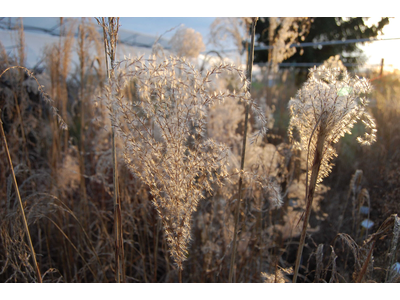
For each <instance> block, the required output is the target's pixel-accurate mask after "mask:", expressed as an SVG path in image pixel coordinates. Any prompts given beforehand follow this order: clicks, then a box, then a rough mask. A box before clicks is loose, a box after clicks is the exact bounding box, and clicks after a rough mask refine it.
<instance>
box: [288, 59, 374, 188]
mask: <svg viewBox="0 0 400 300" xmlns="http://www.w3.org/2000/svg"><path fill="white" fill-rule="evenodd" d="M370 92H371V86H370V84H369V82H368V81H367V80H366V79H364V78H362V79H360V78H358V77H354V78H353V77H351V76H350V75H349V73H348V72H347V71H346V70H343V69H339V68H334V69H327V68H326V67H325V66H320V67H318V68H315V67H314V68H313V69H310V75H309V78H308V80H307V81H306V82H305V83H304V85H303V87H302V88H301V89H300V90H299V91H298V93H297V98H296V99H291V100H290V101H289V109H290V113H291V120H290V125H289V129H288V134H289V137H290V139H291V140H294V129H295V128H296V129H297V131H298V133H299V136H300V141H296V142H295V145H296V146H298V147H299V148H300V149H303V150H307V149H308V145H309V144H310V149H308V150H309V151H310V159H309V164H311V163H312V161H313V154H314V152H315V151H313V150H315V148H316V143H317V137H318V136H319V135H321V134H322V135H323V136H324V138H325V142H324V148H323V149H324V150H323V159H322V166H321V172H320V174H319V176H318V182H320V181H321V180H322V178H324V177H326V176H327V175H328V174H329V172H330V169H331V166H330V164H329V161H330V160H331V159H332V158H333V157H334V156H336V155H337V154H336V151H335V150H334V148H333V147H332V145H333V144H334V143H336V142H338V141H339V139H340V137H342V136H344V135H345V134H346V133H349V134H350V133H351V129H352V127H353V126H354V124H355V123H356V122H357V121H358V120H359V119H361V120H362V121H363V123H364V125H365V127H366V128H367V129H369V130H370V132H369V133H366V134H365V135H364V137H359V138H357V141H358V142H360V143H361V144H362V145H370V144H371V143H373V142H374V141H375V139H376V135H375V134H376V125H375V122H374V120H373V118H372V117H371V116H370V114H369V113H368V112H367V108H366V106H367V104H368V101H367V100H366V99H365V98H364V97H365V95H366V94H368V93H370ZM309 142H310V143H309ZM309 167H311V165H309ZM310 169H311V168H310Z"/></svg>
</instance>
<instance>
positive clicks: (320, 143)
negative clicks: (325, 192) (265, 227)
mask: <svg viewBox="0 0 400 300" xmlns="http://www.w3.org/2000/svg"><path fill="white" fill-rule="evenodd" d="M310 139H311V138H310ZM324 142H325V133H324V131H323V130H320V131H319V134H318V140H317V148H316V149H315V155H314V161H313V164H312V169H311V179H310V185H309V186H308V189H307V196H306V199H307V200H306V201H307V203H306V212H305V216H304V222H303V228H302V231H301V236H300V242H299V248H298V250H297V257H296V265H295V269H294V276H293V282H294V283H295V282H296V281H297V275H298V272H299V267H300V260H301V255H302V254H303V248H304V242H305V239H306V233H307V226H308V221H309V219H310V214H311V208H312V202H313V199H314V193H315V187H316V185H317V178H318V172H319V170H320V168H321V163H322V157H323V148H324Z"/></svg>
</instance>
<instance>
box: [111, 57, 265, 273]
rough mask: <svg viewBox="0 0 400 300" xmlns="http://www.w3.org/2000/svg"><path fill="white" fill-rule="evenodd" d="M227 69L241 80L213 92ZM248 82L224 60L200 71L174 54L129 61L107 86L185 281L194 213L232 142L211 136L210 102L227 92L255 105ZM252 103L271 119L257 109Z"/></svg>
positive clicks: (221, 170)
mask: <svg viewBox="0 0 400 300" xmlns="http://www.w3.org/2000/svg"><path fill="white" fill-rule="evenodd" d="M222 72H230V73H233V74H235V75H236V76H238V77H239V78H240V79H241V82H242V84H241V87H240V89H239V90H238V91H237V92H235V91H211V90H210V89H211V85H210V83H212V80H214V78H215V77H216V76H218V74H221V73H222ZM178 74H179V75H178ZM127 84H134V86H135V90H136V95H135V97H134V100H133V101H132V102H129V101H126V100H125V99H124V87H126V86H127ZM248 84H249V83H248V81H246V77H245V75H244V72H243V71H242V70H241V69H239V68H236V67H235V66H233V65H228V64H222V65H219V66H216V67H214V68H212V69H210V70H209V71H208V72H206V74H205V75H201V74H200V72H199V71H198V70H197V69H196V68H195V67H194V66H192V65H191V64H190V63H188V62H187V61H186V60H185V59H184V58H175V57H170V58H169V59H163V60H161V61H156V60H154V59H143V58H137V59H133V60H125V61H123V62H121V63H119V64H118V65H117V67H116V77H115V80H113V81H111V82H110V84H109V85H108V86H106V95H105V98H106V99H105V100H106V103H107V106H108V108H109V109H110V112H114V113H113V114H112V115H111V118H112V119H113V124H115V126H116V127H117V129H118V130H119V132H120V134H121V136H122V138H123V140H124V144H125V153H124V157H125V161H126V163H127V165H128V167H129V168H130V169H131V171H132V172H133V173H134V174H135V175H136V176H137V177H138V178H140V179H141V180H142V181H143V182H144V183H145V184H147V185H148V186H149V188H150V192H151V194H152V196H153V197H154V198H153V204H154V206H155V207H156V209H157V211H158V214H159V217H160V218H161V220H162V223H163V226H164V232H165V236H166V240H167V243H168V245H169V249H170V254H171V256H172V258H173V260H174V261H175V263H176V264H177V266H178V268H179V276H180V281H181V274H182V273H181V270H182V263H183V261H184V260H185V259H186V256H187V253H188V243H189V240H190V230H191V224H190V223H191V217H192V213H193V212H194V211H195V210H196V208H197V203H198V201H199V200H200V199H202V198H204V197H205V195H206V192H212V190H213V187H214V186H216V185H221V184H222V180H223V178H224V177H226V176H227V172H226V158H227V147H226V146H224V145H220V144H217V143H216V142H214V141H213V140H211V139H206V138H205V132H206V116H207V110H208V107H209V106H210V105H212V104H214V103H216V102H222V101H224V100H225V99H228V98H230V99H232V100H233V101H244V102H246V103H250V104H254V103H253V102H252V100H251V98H250V93H249V92H248V90H247V86H248ZM252 107H253V108H254V109H255V110H256V111H257V112H258V113H259V116H260V118H261V119H262V120H264V121H266V120H265V118H264V117H263V115H262V113H261V111H260V110H259V108H258V107H257V106H255V105H252Z"/></svg>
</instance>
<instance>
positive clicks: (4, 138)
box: [0, 109, 42, 283]
mask: <svg viewBox="0 0 400 300" xmlns="http://www.w3.org/2000/svg"><path fill="white" fill-rule="evenodd" d="M0 114H1V109H0ZM0 133H1V137H2V139H3V143H4V149H5V152H6V157H7V162H8V165H9V167H10V170H11V175H12V180H13V184H14V188H15V194H16V195H17V199H18V204H19V208H20V210H21V215H22V223H23V224H24V229H25V234H26V236H27V240H28V244H29V248H30V250H31V255H32V261H33V265H34V267H35V271H36V277H37V281H38V282H39V283H42V276H41V275H40V269H39V266H38V263H37V259H36V253H35V249H34V248H33V244H32V239H31V235H30V233H29V227H28V222H27V220H26V216H25V212H24V206H23V204H22V200H21V195H20V194H19V188H18V183H17V179H16V178H15V173H14V168H13V163H12V160H11V156H10V151H9V150H8V145H7V139H6V135H5V133H4V129H3V121H2V120H1V118H0Z"/></svg>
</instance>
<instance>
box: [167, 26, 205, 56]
mask: <svg viewBox="0 0 400 300" xmlns="http://www.w3.org/2000/svg"><path fill="white" fill-rule="evenodd" d="M169 43H170V44H171V45H172V50H173V51H174V52H175V53H176V54H177V55H178V56H186V57H190V58H196V57H197V56H199V54H200V52H203V51H204V50H205V49H206V47H205V45H204V43H203V37H202V35H201V33H200V32H196V31H195V30H194V29H193V28H186V27H180V28H179V29H178V30H177V31H176V33H175V34H174V36H173V37H172V38H171V40H170V42H169Z"/></svg>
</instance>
